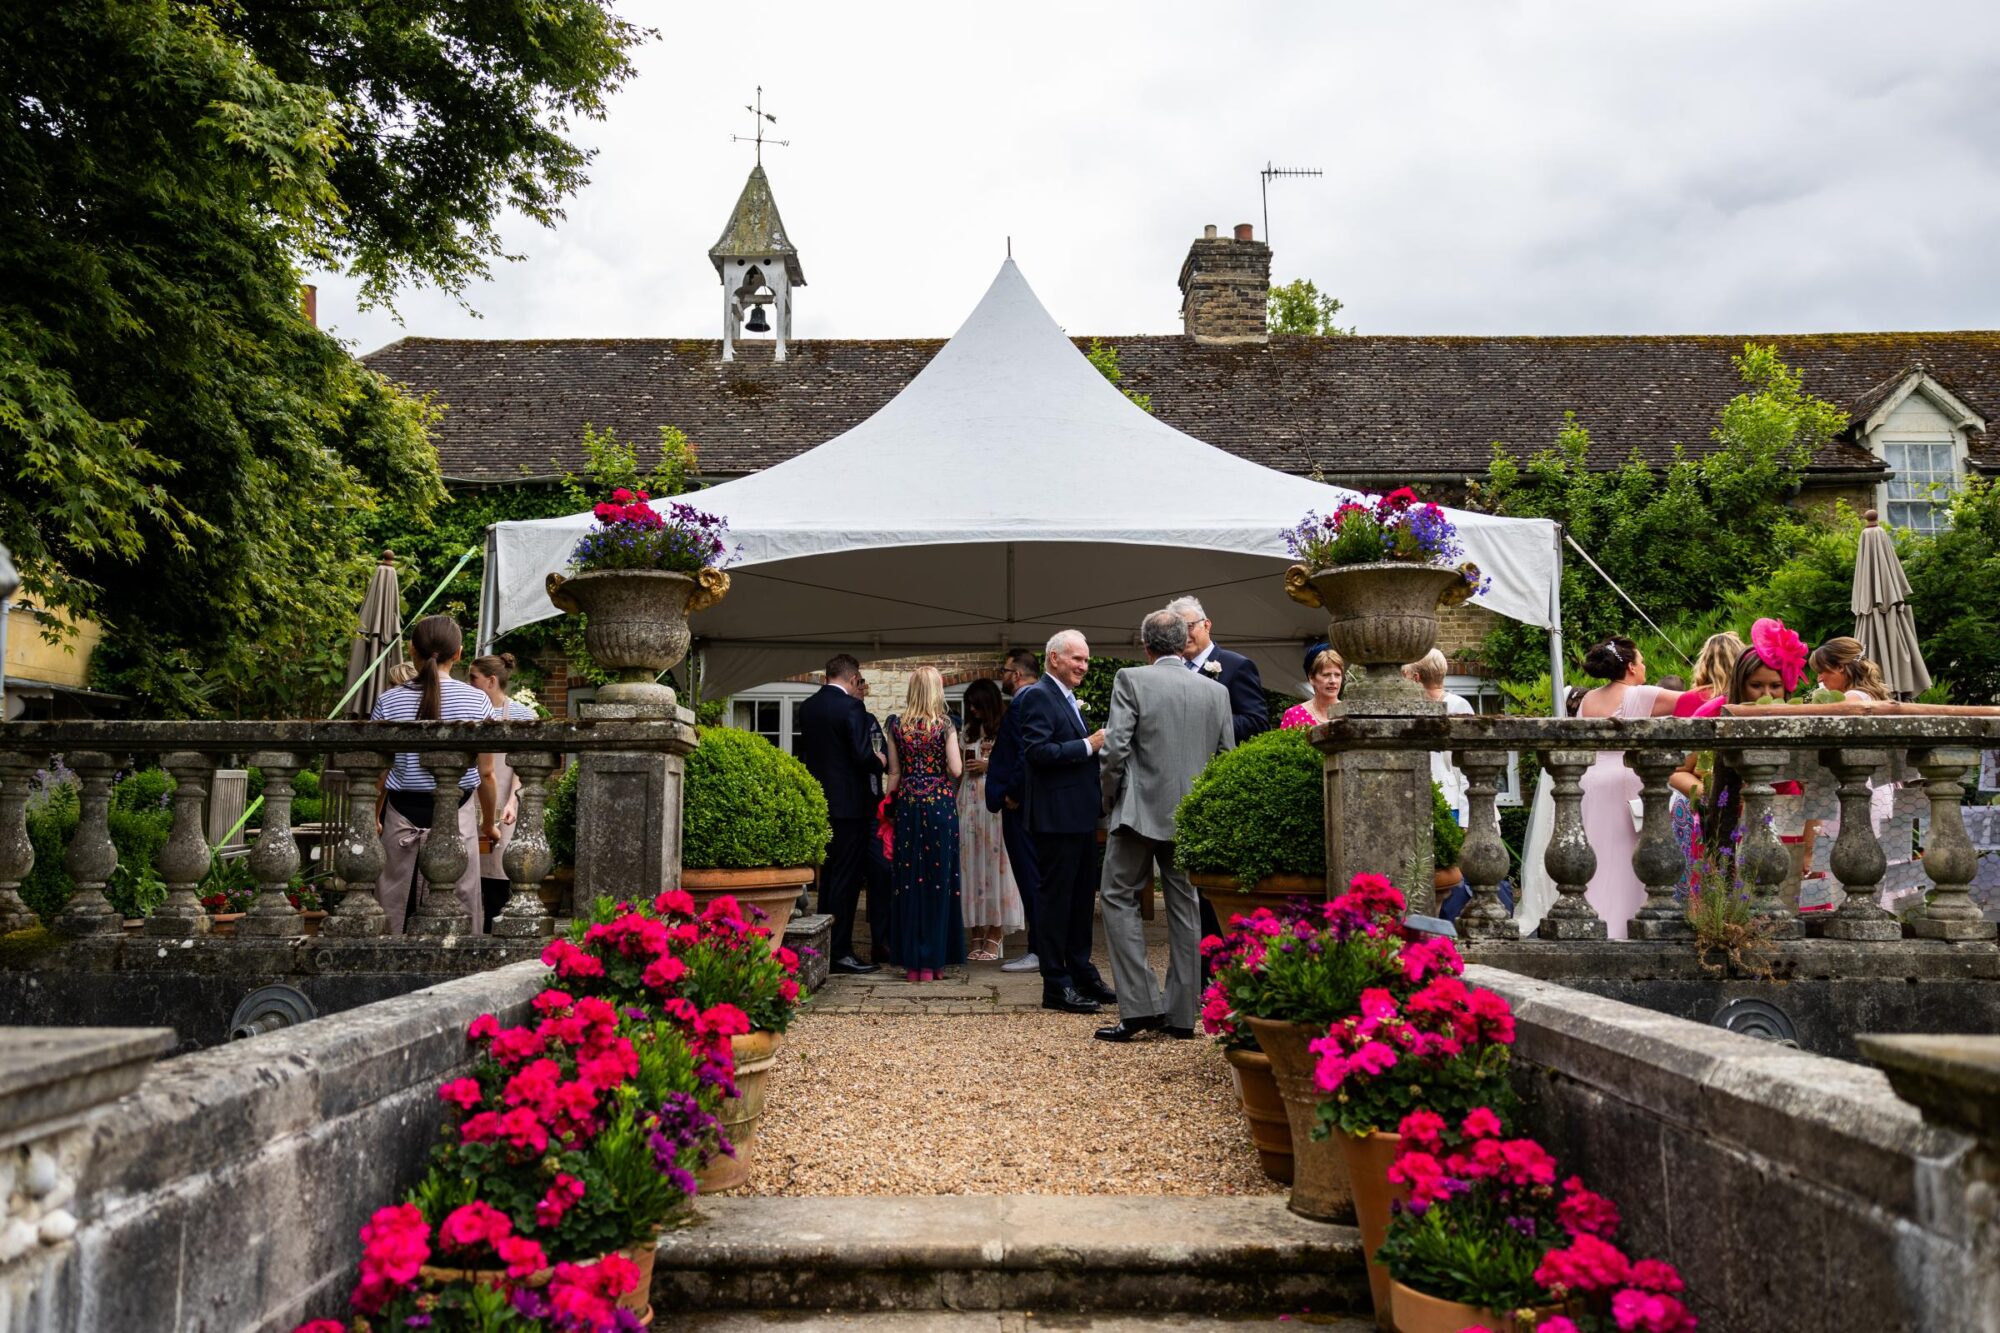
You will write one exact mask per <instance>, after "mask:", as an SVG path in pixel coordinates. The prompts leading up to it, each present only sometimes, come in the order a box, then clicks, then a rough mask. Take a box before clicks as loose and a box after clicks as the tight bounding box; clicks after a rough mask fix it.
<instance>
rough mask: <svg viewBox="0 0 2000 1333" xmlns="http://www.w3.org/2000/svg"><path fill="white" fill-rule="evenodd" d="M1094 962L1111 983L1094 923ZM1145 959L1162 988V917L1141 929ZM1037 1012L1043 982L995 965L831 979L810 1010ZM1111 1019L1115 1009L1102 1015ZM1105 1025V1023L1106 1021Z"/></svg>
mask: <svg viewBox="0 0 2000 1333" xmlns="http://www.w3.org/2000/svg"><path fill="white" fill-rule="evenodd" d="M1093 938H1095V939H1096V941H1097V950H1096V953H1095V955H1094V960H1095V962H1096V963H1097V967H1098V970H1099V971H1100V972H1102V973H1103V974H1104V979H1105V981H1106V982H1107V983H1108V982H1111V980H1112V977H1111V959H1110V957H1109V956H1108V955H1107V954H1106V953H1105V951H1104V925H1103V922H1102V921H1101V920H1100V921H1099V922H1098V923H1097V926H1096V929H1095V933H1094V936H1093ZM1024 948H1025V945H1024V943H1023V941H1022V938H1021V937H1020V936H1010V937H1009V939H1008V942H1007V950H1008V952H1007V957H1008V958H1016V957H1019V956H1020V954H1021V953H1022V952H1023V951H1024ZM1146 953H1147V956H1148V958H1149V959H1150V960H1151V962H1152V965H1153V973H1154V975H1155V976H1157V977H1158V978H1160V980H1161V981H1162V982H1163V983H1164V981H1165V979H1166V975H1167V928H1166V920H1165V918H1164V917H1161V918H1159V919H1157V920H1154V921H1149V922H1147V923H1146ZM1041 1007H1042V978H1041V976H1040V975H1039V974H1038V973H1035V972H1002V971H1001V970H1000V964H999V963H961V964H959V965H958V966H956V967H948V968H946V969H945V974H944V979H943V980H941V981H923V982H909V981H905V980H904V979H903V973H902V969H900V968H894V967H885V968H883V969H882V970H881V971H879V972H876V973H872V974H871V975H869V976H865V977H852V976H830V977H828V978H827V980H826V984H825V985H824V986H822V987H820V989H819V990H818V991H817V992H816V993H815V994H814V996H813V1001H812V1009H813V1012H814V1013H821V1014H872V1013H895V1014H907V1013H919V1014H992V1013H1011V1012H1014V1011H1017V1010H1022V1009H1039V1008H1041ZM1107 1012H1109V1013H1110V1015H1111V1019H1115V1018H1116V1017H1117V1013H1116V1010H1115V1009H1112V1010H1109V1011H1107ZM1111 1019H1107V1020H1106V1021H1111Z"/></svg>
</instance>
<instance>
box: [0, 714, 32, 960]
mask: <svg viewBox="0 0 2000 1333" xmlns="http://www.w3.org/2000/svg"><path fill="white" fill-rule="evenodd" d="M35 767H36V765H35V761H34V760H33V759H31V758H30V757H28V756H27V755H25V754H22V753H20V752H19V751H17V750H0V935H4V934H7V933H8V932H10V931H16V930H28V929H31V928H32V927H35V926H39V925H41V924H42V919H41V918H40V917H38V916H36V915H35V913H34V909H32V908H30V907H29V906H28V904H27V902H26V901H25V900H23V899H22V897H21V881H22V880H24V879H26V878H27V877H28V872H29V871H31V870H33V869H34V868H35V844H34V843H33V842H32V841H30V840H29V838H28V782H29V780H30V779H31V778H33V777H34V776H35Z"/></svg>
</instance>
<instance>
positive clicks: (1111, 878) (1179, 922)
mask: <svg viewBox="0 0 2000 1333" xmlns="http://www.w3.org/2000/svg"><path fill="white" fill-rule="evenodd" d="M1187 633H1188V632H1187V625H1186V623H1185V622H1184V621H1183V620H1182V619H1181V617H1180V616H1179V615H1177V614H1176V613H1174V612H1172V611H1155V612H1154V613H1153V614H1152V615H1149V616H1147V617H1146V619H1145V621H1144V623H1143V624H1141V625H1140V627H1139V638H1140V641H1141V642H1142V643H1144V645H1145V648H1146V661H1147V663H1148V665H1146V666H1142V667H1127V668H1125V669H1124V670H1123V671H1121V672H1119V673H1118V676H1117V678H1116V679H1115V680H1114V681H1113V682H1112V686H1111V716H1110V720H1109V721H1108V722H1106V723H1105V727H1104V753H1103V756H1102V763H1103V767H1102V770H1101V778H1102V782H1103V785H1104V804H1105V809H1106V811H1107V812H1108V813H1109V814H1110V817H1111V818H1110V826H1111V833H1110V836H1109V838H1108V840H1107V841H1106V843H1105V849H1104V880H1103V886H1102V897H1103V904H1104V942H1105V946H1106V948H1107V949H1108V950H1109V951H1110V954H1111V970H1112V977H1113V980H1114V981H1115V982H1116V984H1117V986H1118V997H1119V999H1118V1013H1119V1019H1118V1021H1117V1022H1116V1023H1114V1024H1112V1025H1111V1026H1110V1027H1102V1028H1099V1029H1097V1031H1096V1032H1095V1033H1094V1034H1093V1035H1095V1036H1096V1037H1097V1039H1098V1040H1099V1041H1131V1040H1132V1039H1133V1038H1134V1037H1136V1036H1138V1035H1139V1034H1140V1033H1142V1032H1158V1031H1164V1032H1166V1033H1167V1035H1169V1036H1172V1037H1178V1038H1183V1039H1185V1038H1188V1037H1192V1036H1193V1035H1194V1019H1195V1011H1196V1009H1197V1007H1198V1006H1199V1003H1200V992H1201V907H1200V903H1199V901H1198V900H1197V899H1196V897H1195V891H1194V886H1193V885H1192V884H1190V883H1188V878H1187V876H1186V875H1185V874H1184V873H1182V872H1181V871H1179V870H1177V869H1175V868H1174V808H1175V807H1176V806H1178V805H1179V804H1180V803H1181V798H1182V797H1183V796H1186V795H1187V793H1188V788H1189V787H1191V786H1193V785H1194V780H1195V776H1196V775H1197V774H1198V773H1200V772H1201V770H1202V769H1203V767H1205V766H1206V765H1207V763H1208V761H1209V760H1210V759H1213V758H1214V757H1215V756H1216V755H1218V754H1220V753H1222V752H1223V751H1224V750H1229V749H1233V748H1235V745H1236V724H1235V720H1234V718H1233V716H1232V715H1231V713H1230V707H1229V690H1228V689H1227V688H1226V687H1225V686H1223V685H1222V684H1221V683H1220V682H1218V681H1215V680H1211V679H1209V678H1208V677H1207V676H1204V675H1202V674H1200V673H1198V672H1193V671H1189V670H1188V669H1187V664H1186V663H1185V662H1183V661H1182V660H1181V653H1182V651H1183V650H1184V649H1185V648H1186V647H1187ZM1155 867H1158V869H1159V874H1160V883H1161V886H1162V889H1163V890H1164V897H1165V899H1166V907H1167V986H1166V992H1165V994H1164V995H1162V993H1161V990H1160V983H1159V980H1158V978H1156V977H1155V976H1154V975H1153V969H1152V967H1151V966H1150V965H1149V964H1148V963H1147V962H1146V938H1145V931H1144V928H1143V927H1142V926H1141V925H1140V923H1139V895H1140V893H1141V892H1142V891H1144V889H1145V887H1146V885H1147V884H1148V883H1149V882H1150V881H1151V880H1152V877H1153V871H1154V868H1155Z"/></svg>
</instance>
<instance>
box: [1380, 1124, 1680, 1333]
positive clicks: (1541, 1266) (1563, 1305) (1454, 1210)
mask: <svg viewBox="0 0 2000 1333" xmlns="http://www.w3.org/2000/svg"><path fill="white" fill-rule="evenodd" d="M1402 1138H1403V1142H1404V1144H1405V1151H1404V1153H1403V1155H1402V1156H1401V1157H1399V1158H1397V1160H1396V1163H1395V1165H1394V1166H1392V1167H1391V1168H1390V1177H1391V1179H1392V1180H1394V1181H1395V1182H1396V1183H1397V1184H1398V1185H1399V1186H1401V1187H1402V1188H1403V1189H1404V1190H1405V1191H1406V1192H1407V1199H1408V1202H1407V1204H1404V1205H1399V1206H1398V1208H1397V1210H1396V1213H1395V1216H1394V1217H1393V1218H1392V1219H1391V1220H1390V1224H1389V1234H1388V1238H1387V1239H1386V1240H1385V1241H1384V1242H1383V1244H1382V1249H1381V1259H1382V1262H1383V1264H1384V1265H1386V1266H1387V1268H1388V1270H1389V1273H1390V1276H1391V1279H1392V1282H1391V1287H1390V1292H1391V1304H1392V1315H1393V1319H1394V1323H1395V1327H1396V1328H1397V1329H1398V1330H1399V1333H1463V1331H1465V1330H1480V1329H1483V1330H1488V1331H1489V1333H1515V1331H1516V1330H1526V1329H1534V1330H1537V1333H1582V1331H1583V1330H1592V1331H1593V1333H1595V1331H1597V1330H1609V1329H1611V1328H1617V1329H1621V1330H1622V1329H1646V1330H1650V1331H1651V1333H1691V1331H1692V1330H1693V1329H1694V1327H1695V1324H1696V1321H1695V1317H1694V1315H1693V1314H1692V1313H1690V1312H1689V1311H1688V1308H1687V1306H1686V1305H1685V1304H1683V1303H1682V1301H1681V1300H1680V1293H1681V1292H1682V1291H1683V1290H1684V1288H1685V1283H1684V1282H1683V1281H1682V1279H1681V1275H1680V1274H1679V1273H1678V1272H1676V1271H1675V1269H1674V1267H1673V1265H1671V1264H1668V1263H1664V1262H1662V1261H1660V1260H1657V1259H1642V1260H1639V1261H1637V1262H1634V1261H1632V1260H1630V1259H1628V1258H1627V1257H1626V1256H1625V1255H1624V1254H1623V1253H1622V1252H1621V1251H1620V1250H1619V1249H1618V1248H1617V1246H1615V1245H1614V1244H1613V1243H1612V1241H1613V1239H1614V1237H1615V1236H1616V1234H1617V1231H1618V1224H1619V1217H1618V1207H1617V1205H1616V1204H1615V1203H1613V1202H1612V1201H1611V1200H1610V1199H1607V1198H1605V1197H1604V1196H1603V1195H1601V1194H1595V1193H1592V1192H1591V1191H1590V1190H1588V1189H1585V1188H1584V1185H1583V1181H1582V1180H1581V1179H1579V1178H1578V1177H1576V1176H1570V1177H1568V1178H1567V1179H1564V1180H1562V1181H1561V1183H1560V1184H1558V1183H1557V1182H1558V1177H1559V1175H1560V1173H1559V1172H1558V1170H1557V1169H1556V1160H1555V1158H1554V1157H1552V1156H1551V1155H1550V1154H1549V1152H1548V1150H1547V1149H1545V1148H1543V1147H1542V1145H1541V1144H1539V1143H1537V1142H1535V1141H1534V1140H1533V1139H1528V1138H1507V1137H1504V1136H1503V1134H1502V1127H1501V1118H1500V1116H1499V1115H1498V1114H1497V1113H1496V1112H1495V1111H1494V1110H1493V1109H1492V1108H1490V1107H1475V1108H1473V1110H1472V1111H1471V1112H1469V1113H1468V1114H1466V1115H1465V1116H1464V1117H1462V1118H1460V1119H1459V1120H1457V1121H1456V1122H1452V1121H1447V1120H1446V1119H1444V1118H1443V1117H1441V1116H1438V1115H1436V1114H1433V1113H1430V1112H1419V1113H1416V1114H1413V1115H1411V1116H1409V1117H1407V1118H1405V1120H1404V1121H1403V1126H1402Z"/></svg>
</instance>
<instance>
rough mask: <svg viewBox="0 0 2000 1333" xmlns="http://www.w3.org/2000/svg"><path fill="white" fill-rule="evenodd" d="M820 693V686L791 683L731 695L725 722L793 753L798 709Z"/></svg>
mask: <svg viewBox="0 0 2000 1333" xmlns="http://www.w3.org/2000/svg"><path fill="white" fill-rule="evenodd" d="M817 693H819V686H817V685H807V684H802V683H800V684H795V683H793V682H790V681H783V682H779V683H777V684H772V685H760V686H758V687H757V688H756V689H752V690H743V691H740V692H739V693H736V694H733V695H731V696H730V698H729V707H728V708H727V709H725V710H724V711H723V715H722V720H723V723H724V724H725V725H727V726H731V727H735V728H736V729H737V730H738V731H754V732H756V733H757V734H758V735H759V736H762V737H763V738H764V739H765V740H767V741H769V742H771V744H773V745H775V746H777V747H778V748H779V749H780V750H783V751H784V752H785V753H786V754H791V753H793V751H794V744H793V743H794V741H795V740H796V738H797V736H798V707H799V705H800V704H802V703H804V702H805V701H806V700H807V699H810V698H812V696H813V695H815V694H817Z"/></svg>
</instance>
